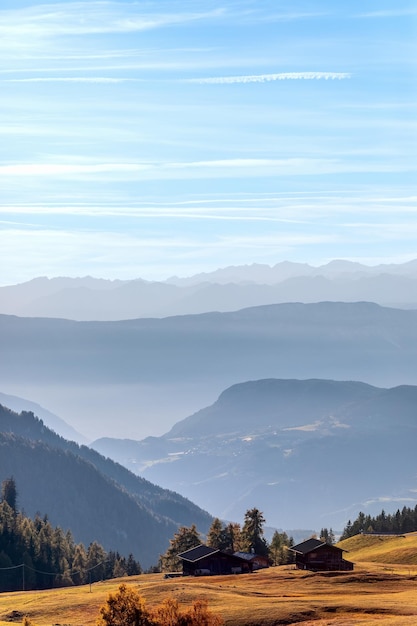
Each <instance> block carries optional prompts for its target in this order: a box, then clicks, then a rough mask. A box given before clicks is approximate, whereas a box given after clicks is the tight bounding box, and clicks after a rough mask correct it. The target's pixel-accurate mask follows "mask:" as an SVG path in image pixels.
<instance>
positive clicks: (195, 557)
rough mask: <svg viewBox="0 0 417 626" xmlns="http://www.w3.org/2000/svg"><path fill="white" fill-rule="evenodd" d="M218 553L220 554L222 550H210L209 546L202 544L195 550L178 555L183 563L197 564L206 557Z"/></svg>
mask: <svg viewBox="0 0 417 626" xmlns="http://www.w3.org/2000/svg"><path fill="white" fill-rule="evenodd" d="M216 552H220V550H217V549H216V548H209V546H205V545H203V544H201V545H199V546H196V547H195V548H190V549H189V550H186V551H185V552H181V554H178V558H180V559H182V560H183V561H189V562H190V563H195V562H196V561H199V560H200V559H203V558H204V557H206V556H209V555H211V554H216Z"/></svg>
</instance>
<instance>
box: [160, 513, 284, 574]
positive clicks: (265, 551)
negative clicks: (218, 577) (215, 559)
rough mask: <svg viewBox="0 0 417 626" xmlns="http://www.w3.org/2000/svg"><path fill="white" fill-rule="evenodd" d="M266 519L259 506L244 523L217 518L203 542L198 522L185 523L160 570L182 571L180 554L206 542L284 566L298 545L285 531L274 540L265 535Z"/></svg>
mask: <svg viewBox="0 0 417 626" xmlns="http://www.w3.org/2000/svg"><path fill="white" fill-rule="evenodd" d="M264 525H265V518H264V516H263V513H262V512H261V511H260V510H259V509H257V508H253V509H248V510H247V511H246V513H245V518H244V522H243V526H241V525H240V524H238V523H229V524H224V523H223V522H222V521H221V520H220V519H219V518H218V517H216V518H214V520H213V522H212V524H211V526H210V529H209V531H208V534H207V538H206V541H205V542H204V541H203V538H202V536H201V534H200V533H199V532H198V530H197V528H196V526H195V524H193V525H192V526H190V527H187V526H181V527H180V528H179V529H178V531H177V532H176V533H175V535H174V537H173V538H172V539H171V540H170V545H169V547H168V549H167V551H166V552H165V554H163V555H162V556H161V559H160V569H161V570H162V571H163V572H178V571H180V570H181V561H180V560H179V559H178V554H180V553H181V552H185V551H186V550H189V549H191V548H195V547H196V546H198V545H200V544H202V543H205V544H206V545H207V546H209V547H210V548H215V549H216V550H222V551H224V552H229V553H231V554H233V553H234V552H254V553H255V554H258V555H260V556H267V557H269V559H270V562H271V564H272V565H283V564H285V563H289V562H291V561H292V553H291V552H290V551H289V548H290V547H291V546H293V545H294V541H293V538H292V537H288V535H287V533H285V532H278V531H277V530H276V531H275V532H274V534H273V536H272V539H271V542H270V543H268V541H267V540H266V539H265V537H264Z"/></svg>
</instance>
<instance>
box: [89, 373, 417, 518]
mask: <svg viewBox="0 0 417 626" xmlns="http://www.w3.org/2000/svg"><path fill="white" fill-rule="evenodd" d="M416 441H417V386H398V387H394V388H390V389H386V388H378V387H375V386H372V385H368V384H364V383H361V382H354V381H346V382H343V381H334V380H317V379H310V380H288V379H284V380H276V379H264V380H257V381H248V382H246V383H241V384H237V385H233V386H232V387H230V388H228V389H227V390H225V391H224V392H223V393H222V394H221V395H220V396H219V398H218V400H217V401H216V402H215V403H214V404H213V405H211V406H208V407H206V408H204V409H202V410H200V411H198V412H197V413H195V414H194V415H191V416H190V417H188V418H186V419H184V420H182V421H180V422H178V423H177V424H175V425H174V426H173V428H172V429H171V430H170V431H169V432H168V433H166V434H165V435H163V436H161V437H148V438H146V439H144V440H142V441H136V442H134V441H125V440H117V439H109V438H106V439H101V440H98V441H96V442H94V443H93V444H92V446H93V447H94V448H95V449H97V450H99V451H100V452H102V453H103V454H107V455H109V456H111V457H112V458H115V459H117V460H118V461H119V462H120V463H123V464H124V465H126V466H128V467H130V468H132V470H134V471H136V472H137V473H140V474H141V475H143V476H146V477H147V478H149V479H150V480H152V481H155V482H157V483H158V484H161V485H164V486H165V487H169V488H171V489H177V490H181V493H183V494H184V495H186V496H187V497H189V498H191V499H192V500H193V501H195V502H197V503H199V504H200V505H201V504H202V503H203V502H204V503H206V506H207V507H208V508H209V509H210V510H211V511H212V512H213V514H215V515H217V516H219V517H223V518H226V519H240V518H241V517H242V514H243V513H244V511H245V509H246V508H248V507H250V506H251V505H252V506H253V505H256V506H257V507H258V508H260V509H261V510H262V511H264V513H265V516H266V519H267V520H268V523H269V524H271V525H275V526H278V527H281V528H294V527H297V526H298V527H299V526H300V525H303V527H306V526H309V527H312V528H316V529H320V528H321V527H323V526H326V527H330V526H332V527H333V528H343V527H344V526H345V525H346V522H347V520H348V518H349V517H350V516H353V517H355V516H356V515H357V513H358V512H359V510H365V511H366V512H371V513H372V512H373V511H375V512H379V511H380V510H381V508H383V507H384V506H389V503H391V502H392V503H393V505H394V506H400V505H401V502H402V503H403V505H407V506H409V502H410V501H412V500H415V501H416V502H417V495H416V494H417V460H416V455H415V452H414V450H415V444H416Z"/></svg>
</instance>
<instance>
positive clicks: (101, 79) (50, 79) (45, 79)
mask: <svg viewBox="0 0 417 626" xmlns="http://www.w3.org/2000/svg"><path fill="white" fill-rule="evenodd" d="M143 80H144V79H141V78H111V77H106V76H36V77H32V78H7V79H6V80H3V81H2V82H4V83H108V84H117V83H129V82H130V83H132V82H135V83H138V82H143Z"/></svg>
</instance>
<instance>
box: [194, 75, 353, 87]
mask: <svg viewBox="0 0 417 626" xmlns="http://www.w3.org/2000/svg"><path fill="white" fill-rule="evenodd" d="M351 76H352V75H351V74H350V73H349V72H280V73H278V74H252V75H246V76H214V77H208V78H188V79H184V80H183V82H187V83H201V84H216V85H223V84H234V83H268V82H271V81H277V80H344V79H347V78H351Z"/></svg>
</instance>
